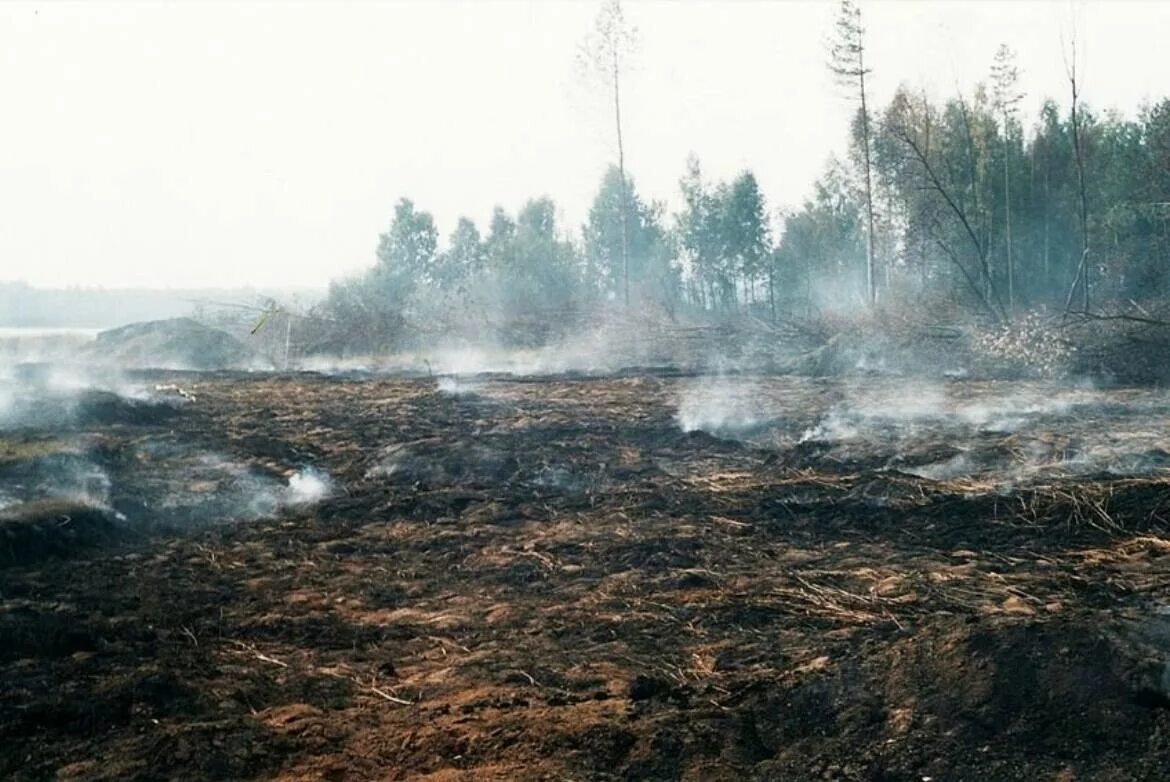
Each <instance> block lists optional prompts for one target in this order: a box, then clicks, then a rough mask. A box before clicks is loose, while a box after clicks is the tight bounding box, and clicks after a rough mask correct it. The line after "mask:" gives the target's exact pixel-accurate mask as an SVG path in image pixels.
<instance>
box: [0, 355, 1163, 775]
mask: <svg viewBox="0 0 1170 782" xmlns="http://www.w3.org/2000/svg"><path fill="white" fill-rule="evenodd" d="M190 380H191V378H189V377H187V378H185V379H184V380H182V381H176V382H190ZM159 382H160V383H165V382H167V381H165V380H163V379H161V378H160V379H159ZM700 382H702V381H699V380H698V379H695V378H681V379H679V378H663V377H651V376H642V377H622V378H614V379H609V380H603V379H567V378H561V379H556V380H541V381H537V380H529V381H519V380H498V379H497V380H491V381H484V382H483V383H482V385H481V387H480V388H479V389H478V390H477V391H476V393H475V394H470V395H463V394H450V393H444V392H442V391H440V390H439V389H437V388H436V384H435V381H434V380H433V379H430V378H422V379H417V380H407V379H385V378H383V379H370V380H363V381H346V382H340V381H337V380H332V379H329V378H324V377H317V376H311V375H306V376H301V377H293V376H248V375H237V376H216V377H207V378H203V379H201V380H199V382H198V387H197V388H193V389H190V390H192V391H193V392H194V396H195V401H194V402H191V403H190V404H188V405H187V406H185V407H184V408H183V414H182V415H180V416H178V417H176V418H175V419H174V420H172V421H170V422H168V423H167V426H166V430H165V431H166V432H168V433H169V432H173V433H174V440H168V439H167V438H166V437H164V432H163V430H162V428H161V427H160V428H153V429H152V428H149V427H147V428H139V429H136V428H134V427H127V426H112V427H103V428H101V430H100V431H98V432H95V433H94V434H95V435H98V436H100V437H102V438H103V439H105V440H106V442H107V444H108V445H110V446H114V445H117V444H119V443H121V444H122V449H121V451H120V453H123V454H125V455H126V457H127V464H140V465H141V464H143V463H142V462H140V461H138V458H139V457H138V456H137V455H140V454H142V453H143V452H144V451H146V452H148V453H149V454H151V458H152V459H154V460H156V462H157V464H156V463H155V462H149V463H145V464H147V467H145V468H142V467H140V468H139V469H138V470H137V471H136V473H137V474H141V475H147V474H149V473H151V472H154V471H156V469H157V470H158V471H159V472H162V471H163V468H164V465H165V464H166V463H167V462H168V460H170V459H172V458H179V459H190V458H192V457H190V455H189V454H190V451H189V450H188V448H190V449H192V450H195V451H198V452H199V453H216V454H221V455H222V458H224V459H225V460H230V461H232V462H235V463H239V464H245V465H248V466H249V468H250V469H253V470H257V471H261V472H264V471H269V472H270V474H271V475H272V476H273V479H274V480H276V481H277V482H279V481H280V480H282V477H283V476H284V475H285V474H286V473H284V472H282V471H284V470H290V469H294V468H295V466H296V465H303V464H313V465H314V466H316V467H317V468H319V469H320V470H322V471H324V472H325V473H327V474H328V475H329V476H331V479H332V481H333V482H334V484H335V487H334V491H333V492H332V493H331V494H330V495H329V496H328V497H326V498H325V499H323V500H322V501H321V502H320V503H319V504H317V505H315V506H312V507H311V508H304V509H301V510H299V511H296V512H287V511H282V512H280V513H278V514H277V515H276V516H275V517H274V518H271V519H258V520H256V521H254V522H248V523H232V524H219V525H209V526H205V527H201V528H199V529H198V530H197V531H194V532H190V533H188V534H185V535H174V536H163V537H156V538H154V539H151V540H149V541H142V542H138V543H135V544H132V545H125V544H119V545H108V546H102V547H100V548H97V549H93V550H91V551H90V552H89V553H83V554H82V555H80V556H74V557H72V558H71V559H69V560H68V561H58V560H56V559H54V558H46V559H44V560H41V561H39V562H37V563H34V564H20V563H17V564H16V565H15V566H13V565H9V566H5V567H0V634H2V635H3V637H4V638H6V639H9V643H7V644H5V645H3V646H0V676H3V680H4V681H5V683H6V687H5V688H4V691H3V692H2V693H0V774H5V775H8V776H14V777H17V778H20V777H21V776H25V777H29V778H43V777H51V776H54V775H57V776H60V777H63V778H99V779H100V778H134V777H141V778H147V777H157V776H182V777H184V778H188V779H222V778H233V779H236V778H240V779H242V778H258V777H301V778H328V777H336V778H345V777H376V776H378V775H384V774H385V773H386V769H394V770H395V771H396V773H399V774H401V775H402V776H417V777H426V776H428V775H429V776H431V777H439V778H443V777H448V778H474V779H514V778H533V777H535V778H585V779H612V778H619V779H679V778H702V779H744V778H748V779H750V778H756V779H777V778H779V779H783V778H788V779H816V778H829V779H845V780H873V779H882V778H885V779H921V778H922V777H932V778H937V779H950V778H957V779H965V778H972V777H978V776H983V777H986V778H992V779H1036V778H1059V776H1061V775H1063V776H1064V777H1065V778H1084V779H1094V778H1110V777H1117V776H1118V775H1121V776H1126V777H1128V778H1138V779H1142V778H1151V779H1152V778H1158V774H1160V773H1161V770H1162V769H1164V768H1165V767H1166V765H1167V763H1170V754H1168V753H1167V748H1166V746H1165V742H1164V740H1163V737H1164V736H1165V735H1167V732H1168V731H1170V709H1168V708H1167V704H1168V703H1170V700H1168V691H1167V687H1166V685H1165V683H1164V677H1165V672H1166V670H1167V662H1168V661H1170V645H1168V642H1167V640H1166V630H1165V621H1164V614H1163V613H1162V610H1161V608H1160V606H1164V605H1167V604H1170V587H1168V584H1170V578H1168V577H1167V576H1168V575H1170V539H1168V538H1167V533H1166V513H1167V508H1170V481H1167V480H1166V479H1164V478H1162V477H1160V476H1158V475H1145V476H1137V477H1127V478H1110V477H1108V476H1103V477H1100V478H1099V479H1094V480H1087V479H1084V478H1081V479H1077V480H1068V479H1054V481H1053V483H1052V484H1051V485H1050V486H1048V487H1047V488H1045V487H1040V486H1037V487H1032V488H1029V489H1027V490H1025V489H1023V488H1019V487H1017V488H1012V489H1008V490H1007V493H1006V494H1000V493H994V492H993V493H991V494H980V493H978V492H969V491H967V490H966V489H963V488H961V487H956V485H955V484H953V483H948V482H938V481H931V480H926V479H923V478H920V477H917V476H914V475H910V474H908V473H904V472H900V471H897V470H894V469H890V468H889V467H888V466H887V464H886V461H883V460H880V459H877V458H874V459H873V460H872V464H870V463H868V462H867V461H866V459H865V458H854V460H853V461H849V460H848V459H847V458H846V457H845V455H843V454H837V455H833V454H828V455H826V454H823V453H822V452H821V451H822V449H824V448H829V449H831V448H834V447H840V446H841V443H840V442H838V443H833V442H831V441H826V440H821V441H815V440H808V441H806V442H805V443H803V444H802V443H801V442H800V441H801V439H802V438H803V437H804V434H805V432H806V431H807V430H808V429H810V428H814V427H816V426H818V425H821V424H822V423H823V422H824V420H825V418H826V416H827V415H828V414H829V413H830V411H831V410H833V409H837V410H841V409H844V408H842V407H841V406H843V405H849V406H850V409H855V410H865V411H869V407H867V406H866V405H865V404H863V403H864V402H865V401H866V400H877V401H880V402H881V405H879V406H885V407H889V404H888V399H889V396H890V395H889V394H886V395H882V394H877V395H874V394H872V393H871V391H872V389H870V390H865V389H861V390H855V389H852V388H849V387H840V386H834V385H833V384H832V383H831V382H827V381H826V382H820V381H818V382H816V383H809V384H807V385H801V384H800V383H798V382H795V381H791V382H789V381H784V382H789V385H784V384H783V382H782V383H780V384H771V383H770V382H769V381H767V380H764V381H755V382H754V385H753V390H752V391H751V393H749V394H743V395H742V396H743V398H744V400H745V403H746V404H755V403H753V402H752V400H763V401H765V402H767V403H768V405H770V407H765V406H764V405H762V404H761V405H759V408H760V411H759V412H758V413H754V416H755V419H756V421H755V424H758V425H760V426H762V428H760V429H758V430H756V431H754V432H753V433H752V434H750V435H749V436H747V437H742V436H741V437H731V436H727V435H726V432H723V433H722V434H721V435H719V436H717V435H715V434H711V433H709V432H706V431H704V430H703V429H702V428H699V429H694V430H692V431H689V432H688V431H683V427H682V426H680V423H679V420H678V411H679V401H680V399H681V398H682V397H683V396H685V395H686V394H687V393H688V391H690V390H692V389H694V388H695V387H696V385H697V384H698V383H700ZM714 388H715V393H713V394H707V396H705V397H702V398H703V399H715V400H717V399H719V397H720V394H719V387H718V384H716V386H715V387H714ZM1023 389H1024V387H1020V388H1018V389H1016V390H1019V391H1020V392H1021V393H1023ZM707 390H709V389H707ZM1000 390H1004V389H1000ZM1006 390H1007V391H1009V392H1011V391H1012V389H1006ZM997 393H998V392H997ZM866 394H869V396H867V395H866ZM971 394H975V391H974V390H973V391H972V392H971ZM1004 396H1005V394H1003V393H998V396H996V395H993V397H994V398H995V399H999V398H1001V397H1004ZM943 398H944V400H945V401H947V404H948V405H953V403H954V401H953V400H952V398H951V397H950V396H946V395H944V397H943ZM955 398H956V399H958V400H960V401H961V400H962V399H965V398H966V395H964V394H963V393H962V392H959V393H958V394H957V395H956V397H955ZM989 398H991V397H989ZM1108 398H1109V399H1110V400H1112V401H1113V402H1114V403H1116V404H1119V405H1122V406H1123V407H1124V406H1125V405H1127V404H1129V403H1130V402H1134V403H1135V404H1136V403H1137V402H1138V401H1140V400H1136V399H1129V398H1128V397H1126V396H1125V395H1124V394H1123V395H1121V396H1111V397H1108ZM800 400H808V404H807V405H806V404H803V403H801V401H800ZM815 400H820V401H819V402H817V401H815ZM1094 404H1096V402H1094ZM1139 407H1140V405H1139ZM931 409H933V408H931ZM1072 409H1073V408H1069V409H1067V410H1063V411H1060V412H1059V415H1064V416H1068V415H1072V413H1071V412H1070V410H1072ZM1098 412H1099V411H1096V412H1094V413H1093V415H1096V414H1097V413H1098ZM1114 413H1116V414H1118V415H1120V413H1121V411H1120V410H1115V411H1114ZM1047 414H1048V413H1045V415H1047ZM1053 414H1056V413H1053ZM924 415H925V414H924V413H923V412H922V411H921V410H918V409H915V408H913V407H909V408H908V409H903V410H901V411H900V413H899V414H898V415H893V414H888V415H886V418H888V419H890V420H891V421H892V423H889V424H888V426H889V427H892V430H893V433H891V434H890V435H889V437H890V438H891V442H892V441H893V440H894V439H897V438H902V440H900V442H901V441H904V440H905V439H906V438H905V436H904V434H903V432H904V430H905V429H906V427H907V426H908V425H907V424H906V423H905V421H906V420H907V419H910V420H913V421H919V422H922V426H923V427H924V429H929V427H930V426H931V425H933V424H930V423H928V419H929V420H934V419H930V418H929V417H927V418H924ZM930 415H931V416H935V413H933V412H931V413H930ZM1135 415H1136V414H1135ZM875 416H876V414H874V413H867V415H861V414H858V415H857V416H856V417H857V419H858V420H860V421H868V420H870V419H873V418H874V417H875ZM935 417H936V418H937V417H938V416H935ZM1138 417H1140V416H1138ZM723 420H724V422H725V421H726V420H727V419H726V418H725V419H723ZM1104 420H1105V421H1106V422H1107V421H1108V418H1106V419H1104ZM761 422H762V423H761ZM1094 425H1096V426H1098V427H1100V426H1101V423H1100V422H1097V423H1095V424H1094ZM950 431H951V430H949V429H948V430H947V433H948V435H949V433H950ZM992 434H993V435H994V436H996V437H1001V436H1003V435H1004V433H1003V432H998V433H992ZM943 439H946V438H943ZM883 442H884V441H883ZM160 443H161V444H160ZM152 444H153V445H152ZM171 447H175V448H177V450H176V452H175V453H174V454H172V453H171V452H170V451H169V450H168V448H171ZM885 448H886V446H885V445H880V447H878V446H875V450H876V451H877V452H883V449H885ZM922 453H925V452H922ZM879 455H882V454H879ZM838 457H840V458H838ZM887 460H888V459H887ZM187 465H188V466H192V465H191V463H190V462H188V463H187ZM206 466H207V468H208V469H210V468H211V466H212V465H206ZM217 469H221V470H222V466H221V467H219V468H217ZM114 472H118V471H117V470H114ZM132 472H135V471H127V472H126V474H131V473H132ZM278 476H281V477H278ZM116 484H117V481H115V485H116ZM879 500H880V501H879ZM9 748H11V749H10V751H6V750H9Z"/></svg>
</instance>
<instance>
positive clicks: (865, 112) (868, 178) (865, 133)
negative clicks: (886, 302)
mask: <svg viewBox="0 0 1170 782" xmlns="http://www.w3.org/2000/svg"><path fill="white" fill-rule="evenodd" d="M861 56H862V55H860V54H859V57H861ZM858 83H859V84H860V85H861V135H862V140H861V141H862V149H863V150H865V212H866V222H867V224H868V227H869V230H868V231H867V232H866V234H867V236H866V238H867V240H868V241H867V249H868V251H869V255H868V259H867V263H866V265H865V284H866V290H867V292H868V295H869V303H870V304H871V305H873V304H874V303H875V302H877V287H876V282H877V280H876V272H877V260H876V257H875V252H874V230H873V175H872V173H871V167H870V162H869V109H868V108H867V106H866V100H865V63H864V61H861V68H860V79H859V81H858Z"/></svg>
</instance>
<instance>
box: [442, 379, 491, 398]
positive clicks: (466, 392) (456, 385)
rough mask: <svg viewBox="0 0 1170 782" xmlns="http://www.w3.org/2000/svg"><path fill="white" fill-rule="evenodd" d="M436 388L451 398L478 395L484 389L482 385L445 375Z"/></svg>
mask: <svg viewBox="0 0 1170 782" xmlns="http://www.w3.org/2000/svg"><path fill="white" fill-rule="evenodd" d="M435 387H436V388H437V390H438V391H439V393H440V394H449V395H451V396H471V395H473V394H478V393H479V392H480V390H481V389H482V388H483V384H482V383H476V382H474V381H468V380H464V379H462V378H460V377H458V376H455V375H444V376H443V377H441V378H439V379H438V381H437V382H436V383H435Z"/></svg>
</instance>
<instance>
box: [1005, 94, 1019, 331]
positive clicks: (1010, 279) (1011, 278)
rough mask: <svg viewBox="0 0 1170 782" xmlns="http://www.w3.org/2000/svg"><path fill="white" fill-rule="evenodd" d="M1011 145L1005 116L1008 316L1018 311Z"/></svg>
mask: <svg viewBox="0 0 1170 782" xmlns="http://www.w3.org/2000/svg"><path fill="white" fill-rule="evenodd" d="M1010 151H1011V145H1010V144H1009V143H1008V116H1007V114H1006V113H1004V115H1003V202H1004V224H1003V231H1004V242H1005V243H1006V245H1007V284H1008V316H1009V317H1010V316H1011V315H1012V314H1013V313H1014V312H1015V311H1016V267H1015V264H1014V263H1013V262H1012V191H1011V179H1010V177H1009V176H1008V154H1009V152H1010Z"/></svg>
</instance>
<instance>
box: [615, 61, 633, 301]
mask: <svg viewBox="0 0 1170 782" xmlns="http://www.w3.org/2000/svg"><path fill="white" fill-rule="evenodd" d="M620 74H621V68H620V67H619V63H618V55H617V51H616V50H615V51H614V57H613V115H614V120H615V122H616V124H617V146H618V173H619V174H620V175H621V178H622V286H623V288H624V290H625V299H626V306H627V307H628V306H630V225H629V220H630V194H629V188H628V186H627V185H626V150H625V147H624V146H623V144H622V101H621V78H620Z"/></svg>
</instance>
